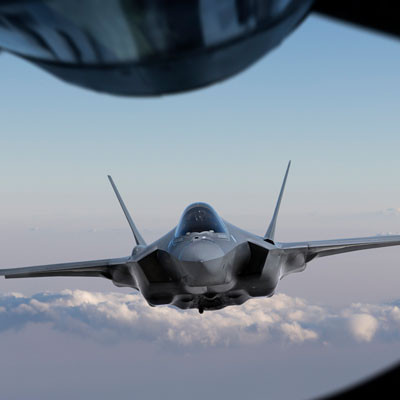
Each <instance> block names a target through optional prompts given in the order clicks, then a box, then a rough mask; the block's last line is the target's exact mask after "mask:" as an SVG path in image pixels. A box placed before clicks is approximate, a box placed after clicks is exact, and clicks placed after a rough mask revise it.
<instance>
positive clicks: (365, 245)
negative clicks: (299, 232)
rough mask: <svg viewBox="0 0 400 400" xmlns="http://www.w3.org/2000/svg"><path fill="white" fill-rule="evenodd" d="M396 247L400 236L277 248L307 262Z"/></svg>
mask: <svg viewBox="0 0 400 400" xmlns="http://www.w3.org/2000/svg"><path fill="white" fill-rule="evenodd" d="M398 245H400V235H387V236H372V237H365V238H351V239H333V240H318V241H311V242H296V243H279V244H278V247H279V248H281V249H282V250H284V251H286V252H298V253H303V254H304V255H305V262H309V261H311V260H313V259H314V258H317V257H326V256H331V255H334V254H341V253H347V252H350V251H358V250H366V249H374V248H378V247H388V246H398Z"/></svg>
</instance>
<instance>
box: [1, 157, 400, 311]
mask: <svg viewBox="0 0 400 400" xmlns="http://www.w3.org/2000/svg"><path fill="white" fill-rule="evenodd" d="M289 168H290V162H289V164H288V167H287V170H286V174H285V177H284V180H283V183H282V187H281V191H280V194H279V197H278V201H277V204H276V207H275V211H274V214H273V217H272V220H271V223H270V225H269V227H268V229H267V231H266V233H265V235H264V236H263V237H261V236H257V235H255V234H253V233H250V232H246V231H244V230H243V229H240V228H238V227H236V226H234V225H233V224H231V223H229V222H228V221H225V220H224V219H222V218H221V217H220V216H219V215H218V214H217V212H216V211H215V210H214V209H213V208H212V207H211V206H210V205H208V204H205V203H194V204H191V205H189V206H188V207H187V208H186V209H185V210H184V212H183V214H182V216H181V218H180V221H179V223H178V225H177V226H176V227H174V228H173V229H172V230H171V231H169V232H168V233H167V234H166V235H164V236H163V237H161V238H160V239H158V240H156V241H155V242H154V243H152V244H149V245H147V244H146V242H145V240H144V239H143V237H142V236H141V234H140V233H139V231H138V229H137V227H136V225H135V223H134V222H133V220H132V218H131V216H130V214H129V212H128V209H127V208H126V206H125V203H124V201H123V200H122V198H121V196H120V194H119V192H118V189H117V187H116V186H115V184H114V182H113V180H112V178H111V176H108V178H109V180H110V183H111V185H112V187H113V190H114V192H115V194H116V196H117V198H118V201H119V203H120V205H121V207H122V210H123V212H124V214H125V216H126V219H127V220H128V223H129V226H130V228H131V230H132V233H133V236H134V239H135V242H136V246H135V247H134V248H133V251H132V254H131V255H130V256H128V257H122V258H113V259H106V260H95V261H82V262H72V263H65V264H51V265H41V266H35V267H25V268H13V269H1V270H0V275H3V276H5V278H8V279H9V278H28V277H48V276H88V277H103V278H107V279H110V280H111V281H112V282H113V283H114V284H115V285H116V286H120V287H122V286H126V287H131V288H134V289H136V290H139V291H140V292H141V293H142V295H143V297H144V298H145V299H146V301H147V302H148V304H149V305H150V306H158V305H173V306H176V307H178V308H181V309H192V308H194V309H198V311H199V312H200V313H203V311H204V310H219V309H221V308H224V307H226V306H231V305H240V304H243V303H244V302H245V301H247V300H249V299H250V298H252V297H258V296H267V297H270V296H272V295H273V294H274V292H275V290H276V287H277V285H278V282H279V280H280V279H282V278H283V277H284V276H286V275H288V274H291V273H293V272H301V271H304V269H305V268H306V265H307V263H308V262H310V261H312V260H314V259H316V258H318V257H325V256H331V255H334V254H339V253H346V252H349V251H356V250H364V249H371V248H375V247H385V246H396V245H399V244H400V235H397V236H395V235H393V236H374V237H366V238H353V239H338V240H321V241H311V242H295V243H281V242H276V241H275V238H274V237H275V227H276V222H277V218H278V212H279V208H280V205H281V201H282V196H283V192H284V188H285V185H286V180H287V177H288V173H289Z"/></svg>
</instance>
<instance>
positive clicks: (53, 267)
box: [0, 257, 131, 279]
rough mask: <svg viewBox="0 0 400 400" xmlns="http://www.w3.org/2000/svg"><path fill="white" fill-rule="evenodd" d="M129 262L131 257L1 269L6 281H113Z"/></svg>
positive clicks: (0, 273)
mask: <svg viewBox="0 0 400 400" xmlns="http://www.w3.org/2000/svg"><path fill="white" fill-rule="evenodd" d="M129 261H131V257H122V258H111V259H105V260H94V261H79V262H71V263H62V264H49V265H38V266H34V267H23V268H10V269H0V276H4V277H5V278H6V279H11V278H36V277H46V276H90V277H103V278H108V279H112V272H113V270H115V269H117V268H118V267H121V266H123V267H125V266H126V265H127V263H128V262H129Z"/></svg>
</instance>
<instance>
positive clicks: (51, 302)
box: [0, 290, 400, 347]
mask: <svg viewBox="0 0 400 400" xmlns="http://www.w3.org/2000/svg"><path fill="white" fill-rule="evenodd" d="M399 304H400V303H399ZM399 304H396V303H393V304H385V305H371V304H352V305H351V306H349V307H347V308H345V309H342V310H333V309H330V308H329V307H322V306H316V305H312V304H310V303H308V302H306V301H305V300H303V299H300V298H293V297H289V296H287V295H284V294H278V295H276V296H274V297H272V298H269V299H267V298H260V299H253V300H250V301H248V302H247V303H245V304H244V305H242V306H240V307H228V308H225V309H223V310H221V311H215V312H205V313H204V314H203V315H200V314H199V313H198V312H197V311H194V310H190V311H181V310H177V309H175V308H172V307H158V308H151V307H149V306H148V305H147V303H146V302H145V301H144V300H143V298H142V297H141V296H140V295H139V294H122V293H115V292H113V293H98V292H88V291H82V290H65V291H62V292H59V293H47V292H46V293H38V294H35V295H33V296H30V297H27V296H24V295H21V294H17V293H11V294H4V295H0V334H1V332H2V331H5V330H10V329H14V330H18V329H23V328H24V327H25V326H27V325H28V324H49V325H50V326H51V327H52V328H53V329H55V330H58V331H62V332H72V333H75V334H78V335H80V336H85V337H89V338H91V339H95V340H98V341H101V342H111V343H112V342H117V341H121V340H135V341H148V342H149V341H150V342H153V343H154V342H155V343H160V344H174V345H177V346H180V347H182V346H183V347H187V346H199V345H200V346H217V345H218V346H240V345H250V344H259V343H263V342H267V341H278V342H283V343H293V344H301V343H305V342H320V343H323V344H329V343H333V342H338V341H341V342H343V341H344V342H346V341H350V342H360V343H362V342H371V341H372V340H379V341H388V340H390V341H393V340H394V341H400V308H399V306H398V305H399Z"/></svg>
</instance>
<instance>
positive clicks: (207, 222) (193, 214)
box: [175, 203, 228, 237]
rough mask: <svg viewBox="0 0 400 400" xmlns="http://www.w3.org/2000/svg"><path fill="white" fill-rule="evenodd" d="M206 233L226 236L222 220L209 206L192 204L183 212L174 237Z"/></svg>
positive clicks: (226, 232)
mask: <svg viewBox="0 0 400 400" xmlns="http://www.w3.org/2000/svg"><path fill="white" fill-rule="evenodd" d="M206 231H208V232H215V233H224V234H228V231H227V229H226V227H225V224H224V223H223V221H222V219H221V218H220V217H219V215H218V214H217V213H216V211H215V210H214V209H213V208H212V207H211V206H210V205H208V204H206V203H193V204H191V205H190V206H188V207H186V209H185V211H184V212H183V214H182V217H181V219H180V221H179V224H178V226H177V228H176V231H175V237H181V236H185V235H187V234H190V233H193V232H198V233H200V232H206Z"/></svg>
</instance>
